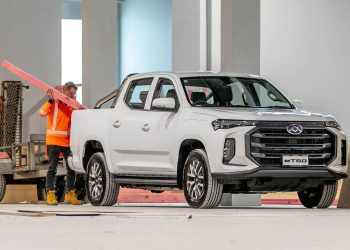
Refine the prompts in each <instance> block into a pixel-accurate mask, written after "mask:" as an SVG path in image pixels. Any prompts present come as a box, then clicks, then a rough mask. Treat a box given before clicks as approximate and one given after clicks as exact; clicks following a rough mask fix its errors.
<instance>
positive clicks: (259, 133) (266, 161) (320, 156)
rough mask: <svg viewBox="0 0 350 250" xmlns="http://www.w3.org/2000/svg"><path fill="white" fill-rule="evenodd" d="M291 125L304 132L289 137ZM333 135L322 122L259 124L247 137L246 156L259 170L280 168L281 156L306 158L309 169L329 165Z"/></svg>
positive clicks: (333, 154)
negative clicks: (298, 127)
mask: <svg viewBox="0 0 350 250" xmlns="http://www.w3.org/2000/svg"><path fill="white" fill-rule="evenodd" d="M290 124H300V125H302V126H303V129H304V130H303V132H302V133H301V134H299V135H291V134H289V133H288V132H287V127H288V126H289V125H290ZM336 141H337V140H336V135H335V134H333V133H332V132H331V131H330V130H328V129H327V128H326V127H325V126H324V123H323V122H259V124H258V126H257V127H255V128H254V129H252V130H251V131H250V132H249V133H248V134H247V135H246V142H247V144H246V145H247V147H246V155H247V157H248V158H250V159H251V160H253V161H254V162H255V163H257V164H258V165H259V166H261V167H272V166H276V167H282V156H283V155H294V154H295V155H308V156H309V166H310V167H325V166H328V165H329V164H330V163H331V162H332V161H333V160H334V159H335V158H336Z"/></svg>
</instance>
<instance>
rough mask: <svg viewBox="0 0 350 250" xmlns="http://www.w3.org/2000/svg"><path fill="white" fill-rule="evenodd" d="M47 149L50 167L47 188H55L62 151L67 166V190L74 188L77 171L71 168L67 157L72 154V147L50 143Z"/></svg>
mask: <svg viewBox="0 0 350 250" xmlns="http://www.w3.org/2000/svg"><path fill="white" fill-rule="evenodd" d="M47 150H48V151H49V169H48V170H47V175H46V190H52V189H55V188H56V187H55V184H56V173H57V166H58V160H59V157H60V153H61V152H62V154H63V158H64V160H65V162H66V168H67V184H66V186H67V190H72V189H74V187H75V172H74V171H73V170H72V169H70V167H69V165H68V162H67V158H68V156H69V154H70V149H69V148H68V147H61V146H54V145H48V146H47Z"/></svg>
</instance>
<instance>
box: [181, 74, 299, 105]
mask: <svg viewBox="0 0 350 250" xmlns="http://www.w3.org/2000/svg"><path fill="white" fill-rule="evenodd" d="M181 82H182V85H183V87H184V89H185V92H186V95H187V99H188V101H189V102H190V104H191V105H192V106H196V107H243V108H285V109H291V108H293V107H292V105H291V104H290V102H289V101H288V100H287V99H286V98H285V97H284V96H283V95H282V93H281V92H279V91H278V90H277V89H276V88H275V87H273V86H272V85H271V84H270V83H269V82H267V81H266V80H264V79H258V78H245V77H217V76H214V77H184V78H181Z"/></svg>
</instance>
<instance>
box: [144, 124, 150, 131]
mask: <svg viewBox="0 0 350 250" xmlns="http://www.w3.org/2000/svg"><path fill="white" fill-rule="evenodd" d="M150 129H151V127H150V125H148V124H147V123H146V124H145V125H143V128H142V130H143V131H145V132H148V131H149V130H150Z"/></svg>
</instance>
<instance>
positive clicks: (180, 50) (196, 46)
mask: <svg viewBox="0 0 350 250" xmlns="http://www.w3.org/2000/svg"><path fill="white" fill-rule="evenodd" d="M172 39H173V58H172V66H173V71H199V70H207V0H191V1H188V0H173V34H172Z"/></svg>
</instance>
